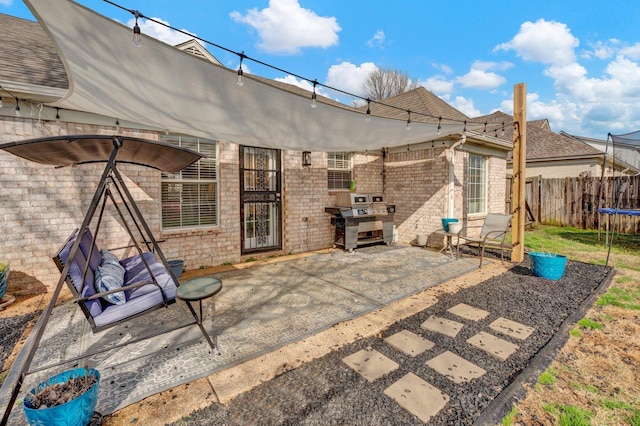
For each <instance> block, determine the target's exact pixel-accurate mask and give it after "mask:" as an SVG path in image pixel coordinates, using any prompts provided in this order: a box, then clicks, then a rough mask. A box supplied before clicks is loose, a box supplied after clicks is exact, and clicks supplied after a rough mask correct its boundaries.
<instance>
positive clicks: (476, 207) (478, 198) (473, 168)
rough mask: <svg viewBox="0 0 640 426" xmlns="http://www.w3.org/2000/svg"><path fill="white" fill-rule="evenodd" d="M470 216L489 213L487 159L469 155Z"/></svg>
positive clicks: (468, 191)
mask: <svg viewBox="0 0 640 426" xmlns="http://www.w3.org/2000/svg"><path fill="white" fill-rule="evenodd" d="M467 198H468V207H469V214H477V213H486V212H487V159H486V158H485V157H483V156H482V155H477V154H469V184H468V185H467Z"/></svg>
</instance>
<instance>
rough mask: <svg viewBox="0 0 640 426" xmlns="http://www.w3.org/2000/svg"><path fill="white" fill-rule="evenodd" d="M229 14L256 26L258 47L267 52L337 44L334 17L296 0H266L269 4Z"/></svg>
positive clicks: (287, 52)
mask: <svg viewBox="0 0 640 426" xmlns="http://www.w3.org/2000/svg"><path fill="white" fill-rule="evenodd" d="M230 16H231V18H232V19H233V20H234V21H236V22H239V23H243V24H247V25H249V26H250V27H252V28H253V29H255V30H256V31H257V33H258V36H259V37H260V41H259V42H258V44H257V46H258V48H260V49H262V50H264V51H267V52H270V53H282V54H295V53H298V52H300V49H302V48H304V47H322V48H328V47H330V46H334V45H336V44H338V32H340V31H341V30H342V28H340V26H339V25H338V22H337V20H336V18H335V17H321V16H318V15H316V14H315V13H314V12H313V11H311V10H309V9H304V8H302V7H300V3H299V2H298V0H269V7H267V8H265V9H262V10H258V9H257V8H253V9H251V10H249V11H247V13H246V14H245V15H242V14H241V13H240V12H237V11H234V12H231V14H230Z"/></svg>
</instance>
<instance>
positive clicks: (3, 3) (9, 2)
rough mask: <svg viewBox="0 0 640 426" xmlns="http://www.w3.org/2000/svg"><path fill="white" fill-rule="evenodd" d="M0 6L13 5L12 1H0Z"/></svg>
mask: <svg viewBox="0 0 640 426" xmlns="http://www.w3.org/2000/svg"><path fill="white" fill-rule="evenodd" d="M0 4H1V5H3V6H11V5H12V4H13V0H0Z"/></svg>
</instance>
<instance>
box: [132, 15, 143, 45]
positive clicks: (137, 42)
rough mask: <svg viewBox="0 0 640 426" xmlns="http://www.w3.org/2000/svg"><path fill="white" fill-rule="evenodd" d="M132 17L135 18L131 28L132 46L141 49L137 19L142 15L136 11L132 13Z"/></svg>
mask: <svg viewBox="0 0 640 426" xmlns="http://www.w3.org/2000/svg"><path fill="white" fill-rule="evenodd" d="M133 15H134V16H135V17H136V23H135V25H134V26H133V44H134V45H135V46H136V47H141V46H142V34H141V32H140V26H138V18H140V17H141V16H142V15H141V14H140V12H138V11H137V10H134V11H133Z"/></svg>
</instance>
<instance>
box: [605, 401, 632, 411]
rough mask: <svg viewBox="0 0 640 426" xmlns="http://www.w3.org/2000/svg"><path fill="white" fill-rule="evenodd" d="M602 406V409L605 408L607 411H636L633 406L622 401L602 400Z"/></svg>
mask: <svg viewBox="0 0 640 426" xmlns="http://www.w3.org/2000/svg"><path fill="white" fill-rule="evenodd" d="M602 405H603V406H604V408H607V409H609V410H631V411H637V410H636V409H635V407H634V406H633V405H631V404H627V403H626V402H624V401H618V400H617V399H604V400H602Z"/></svg>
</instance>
